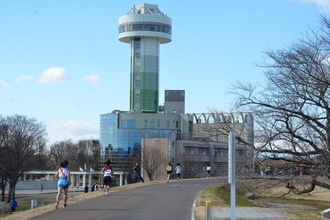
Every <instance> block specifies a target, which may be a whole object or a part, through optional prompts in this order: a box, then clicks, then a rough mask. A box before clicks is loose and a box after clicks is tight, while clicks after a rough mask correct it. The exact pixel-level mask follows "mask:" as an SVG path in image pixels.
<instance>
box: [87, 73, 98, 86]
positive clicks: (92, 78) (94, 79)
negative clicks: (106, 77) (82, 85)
mask: <svg viewBox="0 0 330 220" xmlns="http://www.w3.org/2000/svg"><path fill="white" fill-rule="evenodd" d="M84 80H85V81H86V82H87V83H89V84H97V83H100V77H99V75H86V76H84Z"/></svg>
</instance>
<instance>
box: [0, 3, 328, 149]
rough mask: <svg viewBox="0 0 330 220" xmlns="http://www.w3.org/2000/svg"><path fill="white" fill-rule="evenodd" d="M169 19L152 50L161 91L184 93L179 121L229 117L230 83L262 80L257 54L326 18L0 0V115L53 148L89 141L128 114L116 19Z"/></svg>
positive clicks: (311, 8)
mask: <svg viewBox="0 0 330 220" xmlns="http://www.w3.org/2000/svg"><path fill="white" fill-rule="evenodd" d="M141 3H150V4H157V5H158V6H159V8H160V10H161V11H162V12H164V13H165V14H167V15H168V16H169V17H171V18H172V42H171V43H168V44H163V45H161V47H160V104H162V103H163V102H164V90H165V89H175V90H177V89H178V90H181V89H182V90H185V91H186V113H202V112H210V111H211V110H212V109H217V110H218V111H230V110H231V107H232V103H233V97H231V95H229V93H228V92H229V89H230V88H231V85H232V84H233V83H235V82H236V81H237V80H240V81H243V82H256V81H262V80H263V75H262V69H260V68H258V67H256V64H258V63H260V62H261V61H262V60H263V59H264V54H263V52H264V51H265V50H267V49H280V48H282V47H285V45H289V44H290V43H292V42H294V41H295V40H296V39H297V38H299V37H300V36H301V34H302V33H304V32H305V31H306V30H307V28H308V27H314V26H317V25H318V19H319V16H320V15H321V14H323V15H327V16H328V15H329V14H330V0H272V1H271V0H268V1H267V0H249V1H243V0H241V1H238V0H233V1H229V0H208V1H197V0H189V1H188V0H180V1H175V0H159V1H153V0H150V1H148V2H136V1H109V0H95V1H81V0H69V1H67V0H56V1H55V0H49V1H45V0H29V1H26V0H16V1H14V0H12V1H0V33H1V34H0V57H1V58H0V100H1V104H0V114H1V115H3V116H11V115H14V114H21V115H26V116H27V117H30V118H36V119H37V120H38V121H40V122H43V123H44V124H45V125H46V127H47V132H48V139H49V144H51V143H54V142H55V141H61V140H67V139H72V140H74V141H76V140H79V139H87V138H88V139H89V138H99V116H100V114H104V113H109V112H111V111H112V110H114V109H120V110H129V56H130V46H129V44H125V43H122V42H119V41H118V18H119V16H122V15H125V14H126V13H127V12H128V11H129V10H130V7H131V5H132V4H141Z"/></svg>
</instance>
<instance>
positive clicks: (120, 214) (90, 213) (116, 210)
mask: <svg viewBox="0 0 330 220" xmlns="http://www.w3.org/2000/svg"><path fill="white" fill-rule="evenodd" d="M224 181H225V180H224V179H200V180H186V181H182V182H180V183H175V182H172V183H170V184H165V183H163V184H155V185H146V186H141V187H137V188H132V189H125V190H121V191H116V192H111V193H110V195H109V196H100V197H97V198H93V199H88V200H85V201H83V202H80V203H76V204H72V205H71V206H69V207H67V208H60V209H58V210H53V211H50V212H48V213H46V214H43V215H40V216H37V217H34V218H32V219H34V220H39V219H47V220H53V219H54V220H55V219H56V220H58V219H70V220H75V219H77V220H90V219H97V220H103V219H115V220H130V219H132V220H148V219H156V220H172V219H175V220H176V219H180V220H191V219H196V220H197V218H194V215H193V212H192V211H191V208H192V205H193V201H194V199H195V197H196V194H197V193H198V192H199V191H201V190H203V188H205V187H207V186H210V185H214V184H218V183H221V182H224ZM32 192H33V191H31V193H32ZM25 193H29V192H25ZM35 193H41V192H40V191H38V190H37V191H35ZM43 193H45V192H43ZM230 213H231V210H230V208H218V207H212V217H213V218H230V217H231V216H230ZM235 214H236V217H237V218H251V219H252V218H253V219H269V218H282V219H285V218H288V219H290V218H295V217H292V216H289V215H286V214H285V213H284V212H282V211H280V210H276V209H269V208H241V207H239V208H236V211H235Z"/></svg>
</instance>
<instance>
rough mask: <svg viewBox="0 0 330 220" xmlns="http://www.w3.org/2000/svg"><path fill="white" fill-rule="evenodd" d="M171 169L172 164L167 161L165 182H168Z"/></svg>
mask: <svg viewBox="0 0 330 220" xmlns="http://www.w3.org/2000/svg"><path fill="white" fill-rule="evenodd" d="M172 170H173V167H172V164H171V162H169V163H168V165H167V166H166V173H167V181H166V183H169V182H170V179H171V174H172Z"/></svg>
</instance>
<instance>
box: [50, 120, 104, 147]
mask: <svg viewBox="0 0 330 220" xmlns="http://www.w3.org/2000/svg"><path fill="white" fill-rule="evenodd" d="M47 132H48V137H49V143H50V144H53V143H55V142H57V141H64V140H68V139H71V140H73V141H79V140H85V139H98V138H99V128H98V126H96V125H92V124H88V123H81V122H77V121H67V122H64V123H61V124H54V125H50V126H48V127H47Z"/></svg>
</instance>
